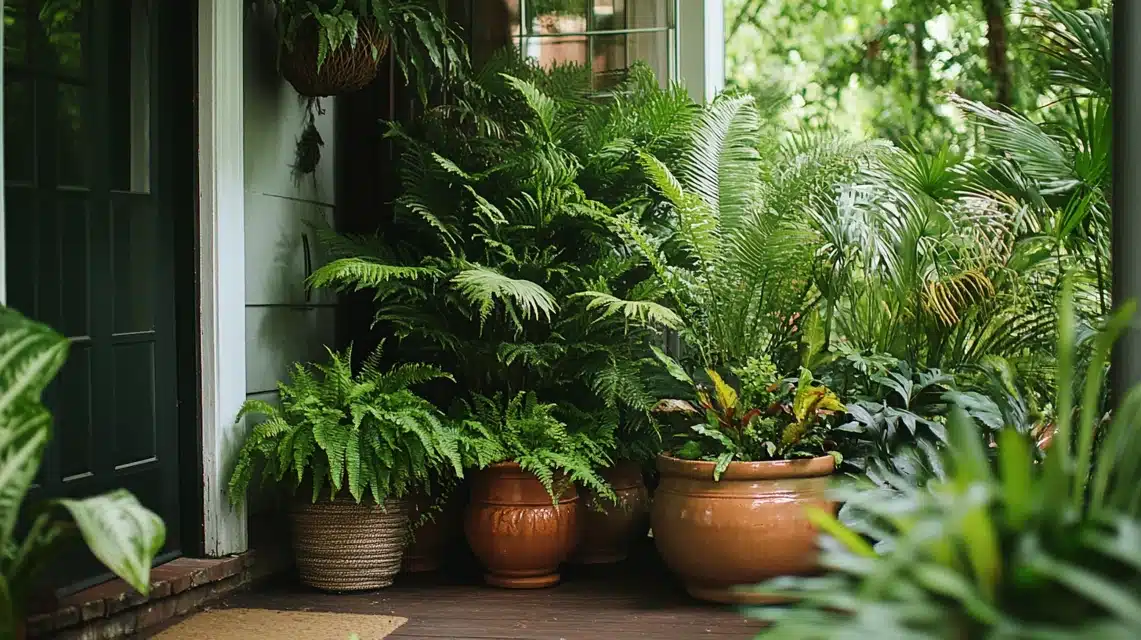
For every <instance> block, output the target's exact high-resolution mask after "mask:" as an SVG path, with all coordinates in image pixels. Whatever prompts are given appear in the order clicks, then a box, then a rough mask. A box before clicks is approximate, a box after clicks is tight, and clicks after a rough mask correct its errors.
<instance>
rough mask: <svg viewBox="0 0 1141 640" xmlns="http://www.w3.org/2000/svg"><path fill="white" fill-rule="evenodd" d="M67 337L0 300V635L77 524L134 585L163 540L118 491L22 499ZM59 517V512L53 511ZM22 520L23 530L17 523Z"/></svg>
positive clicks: (18, 622) (40, 447)
mask: <svg viewBox="0 0 1141 640" xmlns="http://www.w3.org/2000/svg"><path fill="white" fill-rule="evenodd" d="M68 344H69V343H68V341H67V339H66V338H64V337H63V336H61V335H59V334H58V333H56V332H55V331H52V330H51V329H50V328H48V327H46V326H44V325H42V324H39V323H37V322H33V321H30V320H28V319H27V318H25V317H23V316H22V315H20V314H19V313H18V312H17V311H14V310H12V309H9V308H7V307H0V636H3V637H14V635H15V633H16V629H17V628H18V627H22V623H23V620H24V613H25V612H24V609H23V607H24V603H25V598H26V597H27V595H28V589H30V588H31V586H32V580H33V578H34V576H35V574H36V572H37V570H39V569H40V568H42V567H43V565H44V564H45V563H46V562H48V561H49V560H50V559H51V557H52V554H53V552H55V551H56V550H57V549H58V548H59V545H60V544H62V543H64V542H66V541H68V540H69V539H70V538H71V536H72V535H73V534H74V532H75V531H77V530H78V532H79V534H80V535H81V536H82V537H83V540H84V541H85V542H86V543H87V546H88V548H89V549H90V550H91V553H92V554H93V555H94V556H95V557H96V558H97V559H98V560H99V561H100V562H102V563H103V564H104V565H106V567H107V568H108V569H110V570H111V571H113V572H114V573H115V574H116V575H118V576H119V577H120V578H122V579H123V580H125V581H126V582H127V583H128V584H130V585H131V586H132V587H134V588H135V589H136V590H138V591H139V592H140V593H143V594H146V593H148V592H149V591H150V569H151V563H152V562H153V561H154V557H155V554H156V553H158V551H159V549H161V548H162V545H163V542H164V540H165V539H166V528H165V526H164V525H163V522H162V519H161V518H159V517H158V516H157V515H156V514H155V513H153V512H151V511H150V510H148V509H146V508H145V507H143V506H142V505H141V504H139V502H138V500H136V499H135V497H134V496H133V495H131V494H130V493H129V492H127V491H125V490H118V491H112V492H109V493H105V494H102V495H98V496H94V497H91V498H86V499H82V500H75V499H56V500H49V501H46V502H44V503H42V504H38V505H32V506H29V505H25V504H24V498H25V497H26V496H27V493H28V491H29V489H30V488H31V487H32V484H33V482H35V478H36V473H37V471H38V470H39V468H40V464H41V462H42V461H43V456H44V448H45V447H46V446H47V443H48V441H49V440H50V439H51V423H52V416H51V413H50V412H49V411H48V409H47V408H46V407H45V406H44V405H43V403H42V402H41V399H40V397H41V394H42V393H43V392H44V389H45V388H47V386H48V385H49V384H50V383H51V381H52V379H53V378H54V377H55V375H56V373H57V372H58V371H59V369H60V367H62V366H63V363H64V361H65V360H66V358H67V350H68ZM61 516H65V517H61ZM22 524H26V525H27V529H25V533H24V534H23V536H20V535H18V534H17V528H18V527H19V528H21V529H22V528H23V527H20V526H19V525H22Z"/></svg>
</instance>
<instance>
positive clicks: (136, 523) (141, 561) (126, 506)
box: [54, 489, 166, 595]
mask: <svg viewBox="0 0 1141 640" xmlns="http://www.w3.org/2000/svg"><path fill="white" fill-rule="evenodd" d="M54 504H57V505H59V506H61V507H63V508H64V509H66V510H67V511H68V512H69V513H70V514H71V517H72V519H73V520H75V524H76V526H77V527H78V528H79V532H80V534H82V535H83V540H84V541H85V542H86V543H87V547H88V548H89V549H91V553H92V554H94V555H95V557H96V558H98V559H99V561H100V562H102V563H103V564H104V565H106V567H107V568H108V569H110V570H111V571H112V572H114V573H115V575H117V576H119V577H120V578H122V579H123V580H124V581H126V582H127V584H129V585H131V586H132V587H134V588H135V589H136V590H137V591H138V592H139V593H142V594H144V595H145V594H147V593H149V591H150V572H151V564H152V563H153V562H154V557H155V554H157V553H158V551H159V549H162V545H163V544H164V543H165V542H166V527H165V526H164V525H163V522H162V518H160V517H158V516H157V515H156V514H155V513H154V512H152V511H151V510H149V509H147V508H146V507H144V506H143V505H142V504H140V503H139V501H138V500H137V499H136V498H135V496H133V495H131V493H130V492H129V491H126V490H123V489H119V490H116V491H111V492H109V493H105V494H102V495H99V496H95V497H93V498H87V499H85V500H56V501H54Z"/></svg>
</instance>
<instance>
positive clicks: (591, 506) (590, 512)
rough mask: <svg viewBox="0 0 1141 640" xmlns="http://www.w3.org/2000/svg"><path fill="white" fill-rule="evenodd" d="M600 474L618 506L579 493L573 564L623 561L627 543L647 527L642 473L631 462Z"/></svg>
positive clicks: (647, 500) (647, 505) (647, 497)
mask: <svg viewBox="0 0 1141 640" xmlns="http://www.w3.org/2000/svg"><path fill="white" fill-rule="evenodd" d="M600 474H601V475H602V477H603V479H604V480H606V481H607V482H608V483H610V486H611V487H613V488H614V493H615V494H617V496H618V503H617V504H614V503H612V502H610V501H609V500H607V499H605V498H601V499H600V498H599V497H598V496H596V495H594V492H592V491H589V490H584V491H583V494H584V496H583V500H582V504H581V506H580V507H579V510H578V525H579V526H578V530H579V543H578V549H577V550H576V551H575V554H574V557H572V558H571V561H572V562H575V563H577V564H610V563H614V562H621V561H623V560H625V559H626V556H627V555H628V554H629V551H630V543H631V542H632V541H633V540H634V539H635V538H636V537H638V536H639V535H641V536H645V535H646V531H647V530H648V529H649V527H650V494H649V492H648V491H647V490H646V483H645V482H644V481H643V480H642V469H641V468H639V467H638V465H637V464H636V463H633V462H619V463H617V464H615V465H614V466H613V467H611V468H609V469H603V470H601V472H600Z"/></svg>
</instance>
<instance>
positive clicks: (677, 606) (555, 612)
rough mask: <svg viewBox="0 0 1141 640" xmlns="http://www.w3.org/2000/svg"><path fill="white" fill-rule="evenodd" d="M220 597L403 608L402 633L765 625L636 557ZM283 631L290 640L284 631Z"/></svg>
mask: <svg viewBox="0 0 1141 640" xmlns="http://www.w3.org/2000/svg"><path fill="white" fill-rule="evenodd" d="M221 606H230V607H254V608H265V609H278V610H309V611H330V612H345V613H365V614H368V613H371V614H382V615H397V616H401V617H405V618H408V623H407V624H405V625H404V626H403V627H401V628H400V629H399V630H398V631H397V632H396V633H395V634H393V635H391V636H389V637H390V638H392V639H393V640H397V639H409V638H425V639H428V638H432V639H438V638H450V639H455V640H463V639H477V638H478V639H479V640H490V639H495V638H501V639H518V638H528V639H534V640H559V639H563V640H593V639H599V640H628V639H633V638H660V639H671V638H678V639H681V638H686V639H688V638H735V639H740V640H744V639H749V638H753V637H754V636H755V635H756V633H757V632H758V631H759V630H760V627H759V625H758V624H757V623H756V622H754V621H747V620H745V619H744V618H743V617H742V616H741V615H740V614H739V613H738V612H737V611H736V610H734V609H733V608H731V607H720V606H716V605H709V604H704V603H701V602H697V601H695V600H693V599H691V598H689V597H688V596H687V595H686V593H685V592H684V591H683V590H682V589H681V587H680V585H679V584H678V583H677V582H676V581H675V580H673V579H672V577H670V576H669V574H668V573H667V572H665V570H664V569H663V568H662V567H661V566H660V564H657V562H656V558H654V557H651V558H650V559H649V560H648V561H647V560H646V555H645V554H642V560H637V561H631V562H627V563H624V564H622V565H616V566H610V567H594V568H581V569H574V568H572V569H569V570H568V571H567V572H566V573H565V574H564V580H563V583H562V584H560V585H559V586H556V587H553V588H550V589H542V590H534V591H512V590H504V589H495V588H491V587H485V586H483V585H482V584H479V582H478V578H477V576H474V575H471V574H470V573H469V574H467V575H461V576H456V575H453V576H451V577H442V576H410V577H407V578H404V579H398V580H397V584H396V585H394V586H393V587H390V588H388V589H384V590H380V591H373V592H366V593H361V594H352V595H332V594H325V593H320V592H317V591H313V590H310V589H305V588H303V587H300V586H297V585H295V584H291V583H286V582H283V583H281V584H276V585H267V586H263V587H260V588H258V589H256V590H254V591H251V592H246V593H242V594H238V595H235V596H232V597H230V598H228V599H226V600H225V601H224V602H223V603H222V604H221ZM274 637H277V638H281V639H282V640H286V636H284V635H275V636H274Z"/></svg>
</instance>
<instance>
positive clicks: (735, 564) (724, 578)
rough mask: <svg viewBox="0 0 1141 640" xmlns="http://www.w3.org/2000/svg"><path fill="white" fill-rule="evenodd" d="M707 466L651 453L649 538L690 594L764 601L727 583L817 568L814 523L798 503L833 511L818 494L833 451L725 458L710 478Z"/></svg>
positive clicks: (720, 599) (822, 494)
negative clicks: (654, 465) (654, 478)
mask: <svg viewBox="0 0 1141 640" xmlns="http://www.w3.org/2000/svg"><path fill="white" fill-rule="evenodd" d="M714 467H715V463H713V462H704V461H690V460H679V459H677V458H671V457H669V456H666V455H661V456H659V457H658V470H659V471H660V472H661V477H662V479H661V484H659V485H658V489H657V491H656V492H655V493H654V505H653V509H652V512H651V522H652V526H653V531H654V543H655V544H656V545H657V547H658V551H659V552H660V553H661V555H662V558H663V559H664V560H665V563H666V565H667V566H669V568H670V569H671V570H672V571H673V572H674V573H676V574H677V575H679V576H680V577H681V578H682V580H684V581H685V584H686V590H687V591H689V593H690V595H692V596H694V597H695V598H698V599H701V600H711V601H714V602H725V603H730V604H759V603H763V602H771V601H772V600H771V599H766V598H763V597H761V596H758V595H755V594H750V593H743V592H737V591H735V590H734V589H733V587H734V586H735V585H754V584H756V583H758V582H761V581H763V580H765V579H767V578H772V577H775V576H782V575H803V574H811V573H815V572H816V571H817V570H818V569H819V565H818V561H817V556H818V551H817V547H816V529H815V527H813V526H812V524H811V523H810V522H809V520H808V516H807V514H806V510H805V507H806V506H808V505H814V506H817V507H820V508H822V509H826V510H830V511H832V512H833V513H834V512H835V510H836V508H837V505H836V503H835V502H833V501H832V500H830V499H829V498H828V497H827V496H826V495H825V492H826V491H827V489H828V486H829V476H830V475H831V474H832V471H833V469H834V468H835V459H834V458H832V457H831V456H822V457H819V458H812V459H805V460H779V461H773V462H732V463H730V464H729V468H728V469H726V470H725V473H723V474H721V480H720V481H714V480H713V469H714Z"/></svg>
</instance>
